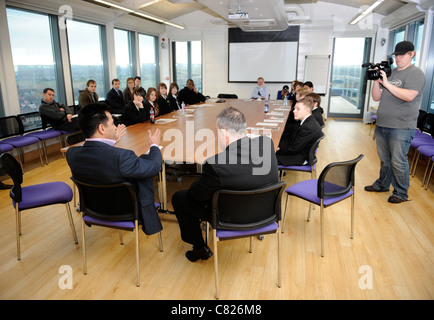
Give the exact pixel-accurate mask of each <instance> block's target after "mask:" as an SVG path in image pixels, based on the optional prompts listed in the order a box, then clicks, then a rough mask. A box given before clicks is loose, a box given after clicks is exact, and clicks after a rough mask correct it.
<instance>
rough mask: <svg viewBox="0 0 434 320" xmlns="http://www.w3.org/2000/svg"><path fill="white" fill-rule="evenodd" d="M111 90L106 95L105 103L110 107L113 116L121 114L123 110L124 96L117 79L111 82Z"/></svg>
mask: <svg viewBox="0 0 434 320" xmlns="http://www.w3.org/2000/svg"><path fill="white" fill-rule="evenodd" d="M112 86H113V87H112V88H111V89H110V91H109V92H107V95H106V102H107V103H108V105H109V106H110V107H111V112H112V113H113V114H123V113H124V109H125V102H124V95H123V93H122V91H121V90H119V88H120V86H121V82H120V81H119V79H113V80H112Z"/></svg>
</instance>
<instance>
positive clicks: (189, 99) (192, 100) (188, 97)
mask: <svg viewBox="0 0 434 320" xmlns="http://www.w3.org/2000/svg"><path fill="white" fill-rule="evenodd" d="M205 100H206V99H205V97H204V96H203V94H201V93H200V92H198V93H196V92H194V91H193V90H190V89H189V88H187V87H184V89H181V90H180V91H179V93H178V101H179V103H180V104H181V103H182V101H184V103H185V104H186V105H187V104H196V103H199V102H204V101H205Z"/></svg>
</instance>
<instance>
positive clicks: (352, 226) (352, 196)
mask: <svg viewBox="0 0 434 320" xmlns="http://www.w3.org/2000/svg"><path fill="white" fill-rule="evenodd" d="M351 239H354V188H353V194H352V195H351Z"/></svg>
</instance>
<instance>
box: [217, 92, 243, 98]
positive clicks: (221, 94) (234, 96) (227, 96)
mask: <svg viewBox="0 0 434 320" xmlns="http://www.w3.org/2000/svg"><path fill="white" fill-rule="evenodd" d="M217 98H219V99H238V96H237V95H236V94H230V93H219V95H218V96H217Z"/></svg>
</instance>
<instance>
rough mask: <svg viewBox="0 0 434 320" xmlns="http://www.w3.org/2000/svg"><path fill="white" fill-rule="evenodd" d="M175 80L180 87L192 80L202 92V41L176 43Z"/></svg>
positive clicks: (174, 44) (174, 48)
mask: <svg viewBox="0 0 434 320" xmlns="http://www.w3.org/2000/svg"><path fill="white" fill-rule="evenodd" d="M173 51H174V52H175V54H174V57H175V61H174V62H173V69H174V78H175V81H176V82H177V83H178V85H179V87H181V88H182V87H183V86H184V85H185V84H186V82H187V80H188V79H192V80H193V81H194V84H195V85H196V89H197V90H198V91H199V92H202V43H201V42H200V41H188V42H182V41H178V42H174V43H173Z"/></svg>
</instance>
